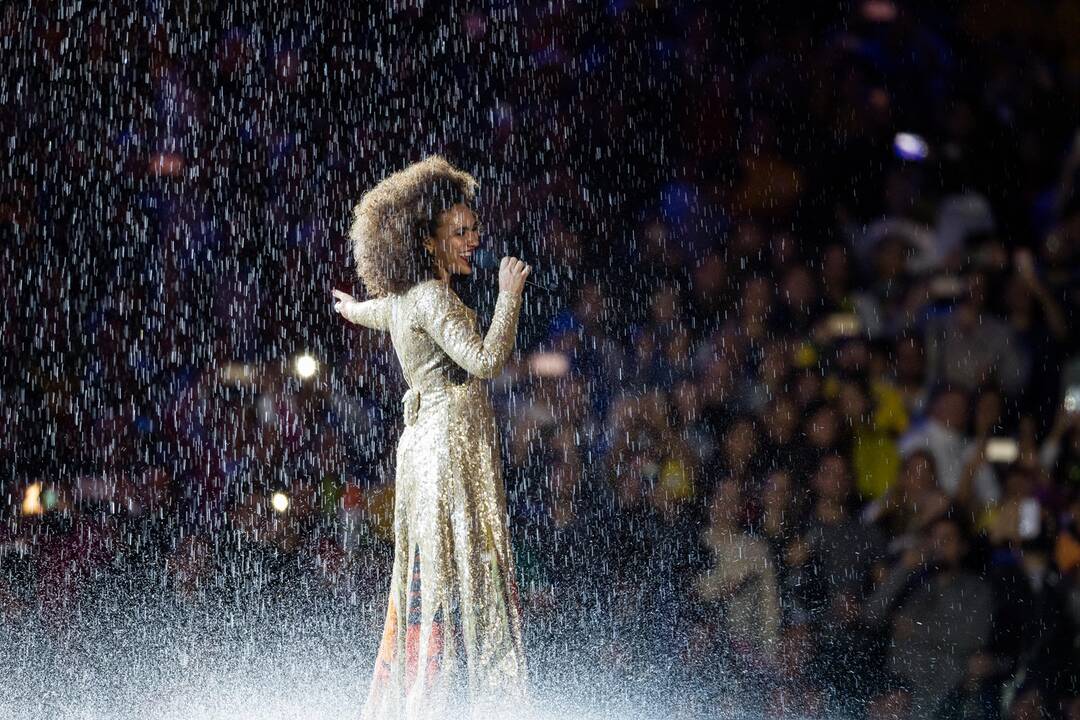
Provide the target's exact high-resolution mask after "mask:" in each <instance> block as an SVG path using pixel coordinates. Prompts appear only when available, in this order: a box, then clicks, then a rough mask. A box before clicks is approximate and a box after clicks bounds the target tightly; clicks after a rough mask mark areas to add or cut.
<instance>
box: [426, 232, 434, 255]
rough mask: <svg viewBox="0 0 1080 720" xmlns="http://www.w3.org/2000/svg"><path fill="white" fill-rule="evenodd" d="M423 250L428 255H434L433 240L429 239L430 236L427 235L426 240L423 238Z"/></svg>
mask: <svg viewBox="0 0 1080 720" xmlns="http://www.w3.org/2000/svg"><path fill="white" fill-rule="evenodd" d="M424 249H425V250H427V251H428V252H429V253H434V252H435V238H433V237H431V236H430V235H428V236H427V237H426V238H424Z"/></svg>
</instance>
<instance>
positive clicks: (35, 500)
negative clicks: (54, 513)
mask: <svg viewBox="0 0 1080 720" xmlns="http://www.w3.org/2000/svg"><path fill="white" fill-rule="evenodd" d="M44 510H45V508H44V507H42V505H41V483H39V482H36V483H33V484H32V485H29V486H28V487H27V488H26V493H25V494H23V501H22V513H23V515H40V514H41V513H42V512H44Z"/></svg>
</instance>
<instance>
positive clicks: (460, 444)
mask: <svg viewBox="0 0 1080 720" xmlns="http://www.w3.org/2000/svg"><path fill="white" fill-rule="evenodd" d="M520 308H521V295H520V294H519V293H513V292H509V291H501V292H500V293H499V297H498V301H497V302H496V305H495V312H494V316H493V318H492V321H491V326H490V328H489V329H488V332H487V335H486V336H485V337H483V338H481V337H480V335H479V334H478V332H477V330H476V313H475V312H474V311H473V310H471V309H470V308H468V307H466V306H465V304H464V303H463V302H462V301H461V299H460V298H459V297H458V296H457V294H455V293H454V292H453V290H452V289H451V288H450V287H449V285H448V284H447V283H445V282H442V281H439V280H428V281H425V282H422V283H419V284H417V285H415V286H413V287H412V288H411V289H409V290H408V291H407V292H405V293H402V294H400V295H390V296H387V297H383V298H377V299H374V300H367V301H364V302H353V303H349V304H347V305H346V307H345V308H344V309H343V315H344V316H345V317H346V318H347V319H349V320H350V321H352V322H355V323H359V324H362V325H365V326H367V327H370V328H375V329H378V330H386V331H389V332H390V337H391V340H392V341H393V345H394V351H395V353H396V354H397V357H398V360H399V362H400V364H401V368H402V371H403V372H404V375H405V380H406V382H407V383H408V385H409V390H408V392H406V393H405V396H404V398H403V400H402V406H403V412H404V416H405V418H404V419H405V428H404V430H403V431H402V434H401V438H400V440H399V442H398V446H397V456H396V460H397V466H396V472H395V497H394V564H393V570H392V575H391V580H390V596H389V600H388V603H387V610H386V621H385V625H384V628H383V634H382V640H381V642H380V644H379V650H378V655H377V659H376V662H375V671H374V675H373V677H372V681H371V686H370V690H369V693H368V698H367V702H366V703H365V705H364V709H363V712H362V714H361V718H362V720H389V719H398V720H406V719H407V720H415V719H418V718H428V717H431V718H435V717H448V716H450V715H453V716H459V715H458V713H459V712H462V711H463V709H464V708H463V707H459V706H458V703H459V702H461V703H464V704H467V705H468V707H469V708H470V711H471V713H472V714H473V715H474V717H491V716H492V715H496V716H498V715H502V714H511V713H512V714H515V715H516V714H518V713H519V712H520V710H521V709H522V706H523V705H524V703H525V702H526V695H527V692H526V666H525V654H524V648H523V644H522V627H521V604H520V600H519V595H518V587H517V583H516V581H515V574H514V559H513V556H512V553H511V549H510V541H509V535H508V529H507V516H506V497H505V489H504V488H503V483H502V472H501V467H502V466H501V463H500V460H499V444H498V432H497V428H496V424H495V417H494V413H493V411H492V407H491V401H490V398H489V397H488V394H487V387H486V386H485V385H484V384H483V382H482V381H483V379H485V378H491V377H493V376H494V375H496V374H497V373H498V372H499V371H500V370H501V368H502V366H503V364H504V363H505V362H506V360H507V358H508V357H509V355H510V352H511V350H512V349H513V345H514V338H515V335H516V332H517V322H518V315H519V312H520ZM451 708H455V709H456V710H457V712H453V713H450V709H451Z"/></svg>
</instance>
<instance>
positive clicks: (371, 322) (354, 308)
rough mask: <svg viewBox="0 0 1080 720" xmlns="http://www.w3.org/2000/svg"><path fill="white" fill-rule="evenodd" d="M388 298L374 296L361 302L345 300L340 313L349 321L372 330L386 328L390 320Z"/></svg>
mask: <svg viewBox="0 0 1080 720" xmlns="http://www.w3.org/2000/svg"><path fill="white" fill-rule="evenodd" d="M389 301H390V298H385V297H381V298H374V299H373V300H364V301H363V302H357V301H355V300H354V301H352V302H347V303H345V304H344V307H343V308H342V310H341V315H342V317H344V318H345V319H346V320H348V321H349V322H351V323H356V324H357V325H363V326H364V327H369V328H371V329H372V330H386V329H387V328H388V327H389V324H390V321H389V317H390V304H389Z"/></svg>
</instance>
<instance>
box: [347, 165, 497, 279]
mask: <svg viewBox="0 0 1080 720" xmlns="http://www.w3.org/2000/svg"><path fill="white" fill-rule="evenodd" d="M476 186H477V182H476V178H474V177H473V176H472V175H470V174H469V173H466V172H464V171H462V170H458V169H457V168H455V167H454V166H453V165H451V164H450V163H449V162H447V161H446V159H445V158H443V157H442V156H441V155H430V156H428V157H426V158H424V159H423V160H420V161H419V162H415V163H413V164H412V165H409V166H408V167H407V168H405V169H404V170H399V171H398V172H396V173H393V174H392V175H390V176H389V177H387V178H386V179H384V180H383V181H382V182H380V183H379V184H378V185H376V186H375V187H373V188H372V189H371V190H369V191H367V192H366V193H364V196H363V197H362V198H361V199H360V202H359V203H357V204H356V207H354V208H353V222H352V228H351V229H350V231H349V237H350V238H351V239H352V243H353V259H354V260H355V262H356V274H357V275H358V276H359V277H360V279H361V280H362V281H363V283H364V287H365V289H366V290H367V292H368V294H369V295H372V296H374V297H381V296H385V295H391V294H393V295H396V294H399V293H403V292H405V291H406V290H408V289H409V288H410V287H412V286H413V285H415V284H416V283H418V282H421V281H422V280H425V279H428V278H431V277H434V276H435V266H434V259H433V258H432V256H431V254H430V253H428V252H427V251H426V250H425V249H424V244H423V243H424V239H425V238H428V237H431V236H433V235H434V234H435V232H436V230H437V229H438V224H439V216H440V215H441V214H442V213H443V212H444V211H445V210H447V209H448V208H450V207H452V206H454V205H455V204H457V203H464V204H466V205H471V204H472V202H473V200H474V198H475V197H476Z"/></svg>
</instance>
